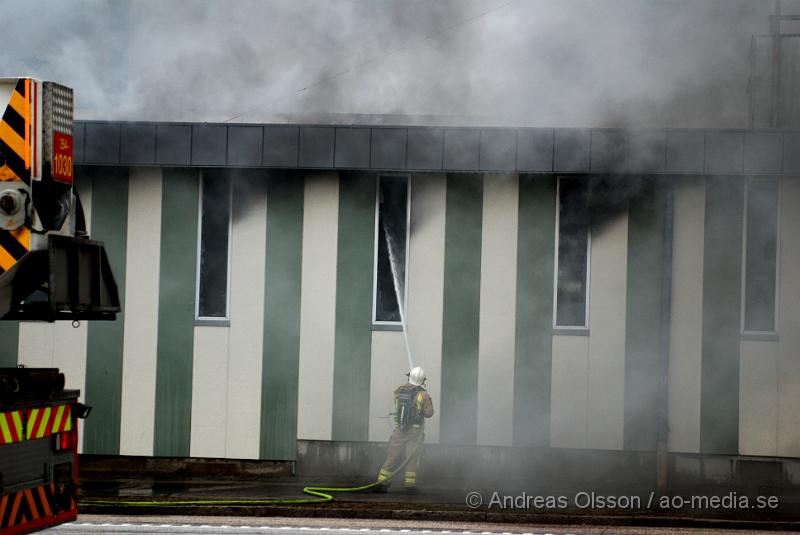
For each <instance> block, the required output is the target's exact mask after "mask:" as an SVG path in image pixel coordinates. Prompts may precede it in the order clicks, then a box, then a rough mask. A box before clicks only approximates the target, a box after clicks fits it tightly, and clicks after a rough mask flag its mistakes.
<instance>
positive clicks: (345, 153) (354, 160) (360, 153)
mask: <svg viewBox="0 0 800 535" xmlns="http://www.w3.org/2000/svg"><path fill="white" fill-rule="evenodd" d="M369 132H370V130H369V128H337V129H336V156H335V158H334V160H335V162H334V164H335V165H336V167H346V168H365V167H369Z"/></svg>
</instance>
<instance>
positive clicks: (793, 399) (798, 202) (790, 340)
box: [778, 177, 800, 457]
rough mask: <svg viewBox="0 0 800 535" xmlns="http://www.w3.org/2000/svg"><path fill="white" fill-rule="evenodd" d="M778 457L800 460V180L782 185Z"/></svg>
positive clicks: (793, 180) (794, 178)
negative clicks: (799, 408) (797, 458)
mask: <svg viewBox="0 0 800 535" xmlns="http://www.w3.org/2000/svg"><path fill="white" fill-rule="evenodd" d="M781 205H782V206H781V223H780V224H781V230H780V237H781V243H780V281H779V282H780V286H779V287H780V292H779V299H780V315H779V318H778V321H779V331H778V336H780V352H779V368H778V377H779V379H780V382H779V383H778V455H780V456H786V457H797V456H800V411H798V410H797V408H798V407H800V359H799V358H798V354H800V329H798V325H800V270H798V269H797V266H800V210H798V209H797V207H798V206H800V178H798V177H786V178H784V179H783V180H782V181H781Z"/></svg>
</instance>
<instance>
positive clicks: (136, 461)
mask: <svg viewBox="0 0 800 535" xmlns="http://www.w3.org/2000/svg"><path fill="white" fill-rule="evenodd" d="M293 465H294V463H292V462H290V461H252V460H240V459H187V458H173V457H136V456H127V455H86V454H84V455H80V456H79V459H78V466H79V467H80V469H79V470H80V476H81V478H82V479H83V478H87V479H100V478H103V477H104V476H109V477H114V478H137V477H151V478H159V477H163V478H174V477H186V478H205V477H231V478H238V477H242V478H247V477H285V476H291V475H293V471H294V468H293Z"/></svg>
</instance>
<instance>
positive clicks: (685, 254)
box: [667, 178, 705, 453]
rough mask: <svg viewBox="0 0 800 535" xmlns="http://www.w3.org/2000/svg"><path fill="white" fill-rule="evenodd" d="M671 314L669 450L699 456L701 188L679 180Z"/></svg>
mask: <svg viewBox="0 0 800 535" xmlns="http://www.w3.org/2000/svg"><path fill="white" fill-rule="evenodd" d="M673 210H674V217H673V219H674V227H673V232H674V234H673V249H672V312H671V316H670V341H669V347H670V351H669V387H668V388H669V392H668V397H669V401H668V412H669V416H668V420H669V437H668V441H667V442H668V447H669V450H670V451H682V452H690V453H698V452H699V451H700V390H701V377H702V374H701V371H702V342H703V248H704V243H705V241H704V228H705V183H704V179H703V178H687V179H683V180H682V181H681V182H680V184H679V185H678V186H677V187H676V188H675V198H674V204H673Z"/></svg>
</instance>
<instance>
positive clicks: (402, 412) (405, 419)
mask: <svg viewBox="0 0 800 535" xmlns="http://www.w3.org/2000/svg"><path fill="white" fill-rule="evenodd" d="M424 391H425V389H424V388H422V387H421V386H416V385H410V387H409V386H402V387H400V388H399V389H398V391H397V394H396V396H395V411H396V412H394V413H392V414H390V416H394V423H395V426H396V428H397V429H400V430H401V431H408V430H409V429H410V428H411V427H412V426H414V425H421V424H422V422H423V421H424V419H425V417H424V416H423V414H422V411H420V410H419V409H418V408H417V394H419V393H420V392H424Z"/></svg>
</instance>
